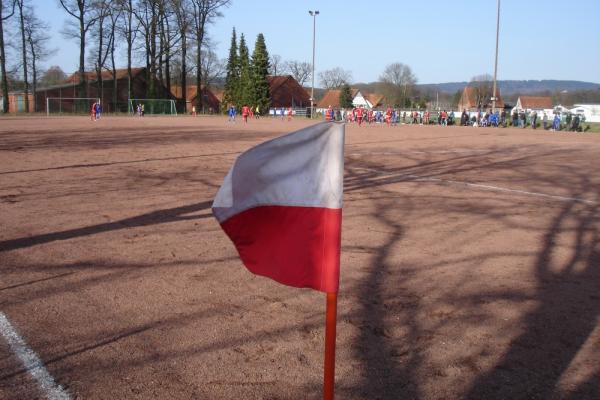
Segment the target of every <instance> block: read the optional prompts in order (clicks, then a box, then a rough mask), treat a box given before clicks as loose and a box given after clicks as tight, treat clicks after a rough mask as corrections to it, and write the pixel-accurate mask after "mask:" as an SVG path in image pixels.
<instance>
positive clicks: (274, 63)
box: [269, 54, 284, 76]
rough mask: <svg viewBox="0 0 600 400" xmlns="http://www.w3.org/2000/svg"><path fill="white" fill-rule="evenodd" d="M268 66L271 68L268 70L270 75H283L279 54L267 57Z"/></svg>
mask: <svg viewBox="0 0 600 400" xmlns="http://www.w3.org/2000/svg"><path fill="white" fill-rule="evenodd" d="M269 65H270V66H271V68H269V74H270V75H273V76H275V75H277V74H278V73H279V74H282V73H283V69H284V68H283V62H282V61H281V56H280V55H279V54H271V56H270V57H269Z"/></svg>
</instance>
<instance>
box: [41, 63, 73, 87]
mask: <svg viewBox="0 0 600 400" xmlns="http://www.w3.org/2000/svg"><path fill="white" fill-rule="evenodd" d="M65 79H67V74H65V72H64V71H63V70H62V69H61V68H60V67H59V66H58V65H53V66H52V67H50V68H48V69H47V70H46V72H45V73H44V75H43V76H42V78H41V79H40V83H41V84H42V85H43V86H52V85H57V84H59V83H63V82H64V81H65Z"/></svg>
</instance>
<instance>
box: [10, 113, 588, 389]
mask: <svg viewBox="0 0 600 400" xmlns="http://www.w3.org/2000/svg"><path fill="white" fill-rule="evenodd" d="M309 124H310V121H307V120H305V119H302V120H295V121H292V122H287V121H281V120H279V119H276V120H272V119H260V120H252V121H250V122H249V123H248V124H247V125H244V124H242V123H240V122H237V123H235V124H231V123H228V122H227V120H226V119H225V118H222V117H198V118H192V117H171V118H158V117H157V118H151V117H145V118H137V117H136V118H134V117H131V118H128V117H106V118H103V119H102V120H100V121H98V122H95V123H94V122H91V121H90V120H89V118H86V117H65V118H60V117H57V118H3V119H2V120H0V317H1V318H0V334H1V335H0V398H1V399H11V400H12V399H37V398H40V399H42V398H52V399H59V398H71V399H318V398H320V397H321V388H322V372H323V370H322V368H323V343H324V319H325V295H324V294H323V293H320V292H316V291H312V290H308V289H296V288H291V287H286V286H282V285H279V284H277V283H275V282H273V281H271V280H269V279H266V278H262V277H258V276H254V275H252V274H250V273H249V272H248V271H247V270H246V269H245V268H244V266H243V265H242V264H241V262H240V261H239V259H238V257H237V254H236V251H235V248H234V247H233V245H232V244H231V243H230V241H229V239H228V238H227V237H226V236H225V234H224V233H223V232H222V231H221V229H220V227H219V225H218V223H217V222H216V220H215V219H214V218H213V217H212V214H211V209H210V207H211V202H212V199H213V198H214V195H215V193H216V190H217V188H218V187H219V185H220V184H221V182H222V180H223V178H224V176H225V174H226V173H227V171H228V169H229V167H230V166H231V164H232V163H233V161H234V160H235V158H236V157H237V156H238V155H239V154H240V152H242V151H244V150H246V149H248V148H249V147H251V146H253V145H255V144H258V143H260V142H262V141H265V140H268V139H270V138H273V137H276V136H278V135H281V134H283V133H287V132H290V131H292V130H296V129H298V128H301V127H304V126H307V125H309ZM345 151H346V165H345V171H346V172H345V184H344V186H345V188H344V189H345V194H344V219H343V234H342V259H341V265H342V267H341V282H340V292H339V305H338V325H337V330H338V335H337V363H336V398H337V399H540V400H542V399H543V400H546V399H573V400H574V399H600V173H599V172H600V135H597V134H581V133H580V134H574V133H563V132H560V133H559V132H544V131H541V130H538V131H532V130H530V129H526V130H519V129H512V128H509V129H494V128H473V127H466V128H462V127H437V126H434V127H424V126H409V125H402V126H398V127H389V128H388V127H386V126H363V127H360V128H359V127H357V126H355V125H348V126H347V127H346V150H345ZM24 360H25V361H24Z"/></svg>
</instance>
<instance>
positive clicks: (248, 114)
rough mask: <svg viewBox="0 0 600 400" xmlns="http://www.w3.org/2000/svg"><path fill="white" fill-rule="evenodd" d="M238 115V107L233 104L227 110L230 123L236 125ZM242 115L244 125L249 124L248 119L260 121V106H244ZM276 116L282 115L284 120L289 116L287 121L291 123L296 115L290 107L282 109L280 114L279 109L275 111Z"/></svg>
mask: <svg viewBox="0 0 600 400" xmlns="http://www.w3.org/2000/svg"><path fill="white" fill-rule="evenodd" d="M237 113H238V111H237V108H236V106H235V105H233V104H231V105H230V106H229V108H228V109H227V120H228V121H229V122H233V123H235V117H236V116H237ZM241 114H242V120H243V121H244V123H248V118H251V119H252V118H254V119H259V118H260V107H259V106H256V107H251V106H248V105H244V106H242V109H241ZM276 114H280V115H281V119H282V120H283V119H284V117H285V115H287V120H288V121H291V120H292V117H293V115H294V109H293V108H292V107H289V108H288V109H287V110H286V109H285V108H283V107H281V110H280V111H279V112H278V109H275V112H274V114H273V116H275V115H276Z"/></svg>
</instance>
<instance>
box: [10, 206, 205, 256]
mask: <svg viewBox="0 0 600 400" xmlns="http://www.w3.org/2000/svg"><path fill="white" fill-rule="evenodd" d="M211 205H212V201H204V202H201V203H194V204H190V205H186V206H180V207H174V208H168V209H164V210H157V211H152V212H149V213H145V214H141V215H137V216H135V217H130V218H125V219H121V220H119V221H114V222H106V223H102V224H97V225H91V226H86V227H82V228H76V229H69V230H65V231H60V232H51V233H45V234H41V235H35V236H30V237H24V238H18V239H10V240H4V241H2V242H0V253H1V252H4V251H10V250H16V249H22V248H27V247H31V246H35V245H39V244H44V243H50V242H54V241H57V240H68V239H73V238H77V237H82V236H89V235H95V234H98V233H104V232H109V231H115V230H120V229H128V228H136V227H141V226H150V225H157V224H164V223H167V222H176V221H185V220H192V219H201V218H208V217H211V216H212V214H203V215H187V214H191V213H195V212H198V211H203V210H207V209H209V208H210V207H211Z"/></svg>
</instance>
